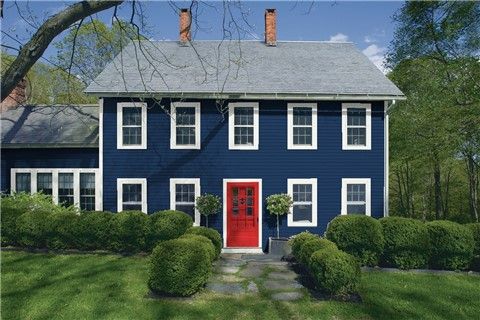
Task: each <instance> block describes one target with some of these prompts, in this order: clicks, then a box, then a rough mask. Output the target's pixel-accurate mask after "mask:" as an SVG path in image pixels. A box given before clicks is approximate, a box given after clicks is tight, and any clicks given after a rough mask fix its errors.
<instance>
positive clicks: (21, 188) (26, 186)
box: [15, 172, 31, 193]
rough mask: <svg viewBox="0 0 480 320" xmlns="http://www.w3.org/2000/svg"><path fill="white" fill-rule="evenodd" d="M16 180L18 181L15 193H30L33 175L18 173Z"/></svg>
mask: <svg viewBox="0 0 480 320" xmlns="http://www.w3.org/2000/svg"><path fill="white" fill-rule="evenodd" d="M15 180H16V183H15V185H16V188H15V191H16V192H26V193H30V190H31V189H30V188H31V186H30V183H31V175H30V173H26V172H22V173H20V172H19V173H17V174H16V176H15Z"/></svg>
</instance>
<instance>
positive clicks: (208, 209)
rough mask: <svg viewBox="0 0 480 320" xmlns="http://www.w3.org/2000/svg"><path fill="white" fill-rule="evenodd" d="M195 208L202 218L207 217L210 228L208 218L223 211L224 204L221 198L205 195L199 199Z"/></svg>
mask: <svg viewBox="0 0 480 320" xmlns="http://www.w3.org/2000/svg"><path fill="white" fill-rule="evenodd" d="M195 208H196V209H197V210H198V212H200V214H201V215H202V216H205V220H206V223H207V227H208V216H210V215H213V214H217V213H218V212H219V211H220V210H221V209H222V202H221V199H220V197H219V196H216V195H214V194H209V193H205V194H203V195H201V196H200V197H197V199H196V201H195Z"/></svg>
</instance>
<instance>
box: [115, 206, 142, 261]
mask: <svg viewBox="0 0 480 320" xmlns="http://www.w3.org/2000/svg"><path fill="white" fill-rule="evenodd" d="M147 223H148V217H147V215H146V214H145V213H143V212H141V211H122V212H119V213H117V214H115V215H114V216H113V219H112V224H111V226H112V240H111V243H110V247H111V249H112V250H114V251H117V252H122V253H136V252H139V251H142V250H144V248H145V238H146V237H145V231H146V228H147Z"/></svg>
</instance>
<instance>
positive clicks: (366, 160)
mask: <svg viewBox="0 0 480 320" xmlns="http://www.w3.org/2000/svg"><path fill="white" fill-rule="evenodd" d="M119 101H131V100H121V99H113V98H111V99H105V100H104V128H103V131H104V132H103V134H104V181H103V194H104V198H103V201H104V202H103V204H104V209H105V210H112V211H116V209H117V193H116V185H117V184H116V179H117V178H147V190H148V210H149V212H154V211H157V210H162V209H167V208H169V206H170V200H169V199H170V198H169V197H170V195H169V192H170V187H169V179H170V178H200V179H201V180H200V184H201V192H202V193H205V192H208V193H214V194H217V195H219V196H222V192H223V191H222V188H223V181H222V179H224V178H261V179H263V194H262V198H263V199H265V198H266V196H268V195H270V194H273V193H280V192H283V193H285V192H286V191H287V178H317V179H318V227H316V228H306V227H287V222H286V216H284V217H283V219H282V221H281V230H280V232H281V235H282V236H289V235H293V234H296V233H298V232H301V231H304V230H306V229H309V230H310V231H312V232H316V233H323V232H324V231H325V228H326V226H327V223H328V222H329V221H330V220H331V219H332V218H334V217H335V216H336V215H338V214H339V213H340V205H341V204H340V202H341V201H340V198H341V181H342V178H371V179H372V180H371V183H372V185H371V188H372V189H371V194H372V198H371V201H372V202H371V210H372V216H375V217H380V216H382V215H383V184H384V181H383V176H384V162H383V161H384V158H383V155H384V153H383V133H384V127H383V117H384V113H383V102H376V103H373V104H372V150H369V151H342V140H341V139H342V130H341V116H340V113H341V102H336V101H335V102H319V103H318V150H287V102H284V101H261V102H260V118H259V122H260V132H259V134H260V143H259V150H248V151H241V150H228V121H227V119H225V120H224V121H223V120H222V116H221V115H220V113H219V112H218V111H217V109H216V107H215V101H214V100H204V101H202V102H201V150H170V118H169V116H168V115H167V114H165V112H164V111H162V110H161V109H160V107H159V106H153V105H152V103H151V102H149V110H148V119H147V132H148V134H147V136H148V139H147V149H146V150H117V148H116V135H117V134H116V132H117V131H116V130H117V129H116V102H119ZM359 102H362V101H359ZM162 104H163V105H166V106H167V108H168V107H169V100H164V101H162ZM209 223H210V226H212V227H215V228H216V229H218V230H219V231H220V232H222V214H218V215H217V216H215V217H213V218H210V220H209ZM202 224H203V222H202ZM263 225H264V230H263V246H264V247H265V246H266V244H267V242H268V241H267V239H268V237H269V236H272V235H274V226H275V222H274V219H273V218H272V217H270V216H269V215H268V213H267V212H266V209H265V206H264V208H263Z"/></svg>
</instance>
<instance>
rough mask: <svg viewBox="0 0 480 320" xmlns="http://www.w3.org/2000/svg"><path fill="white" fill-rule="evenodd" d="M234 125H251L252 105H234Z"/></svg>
mask: <svg viewBox="0 0 480 320" xmlns="http://www.w3.org/2000/svg"><path fill="white" fill-rule="evenodd" d="M234 115H235V119H234V120H235V125H248V126H253V108H252V107H241V108H239V107H236V108H234Z"/></svg>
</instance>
